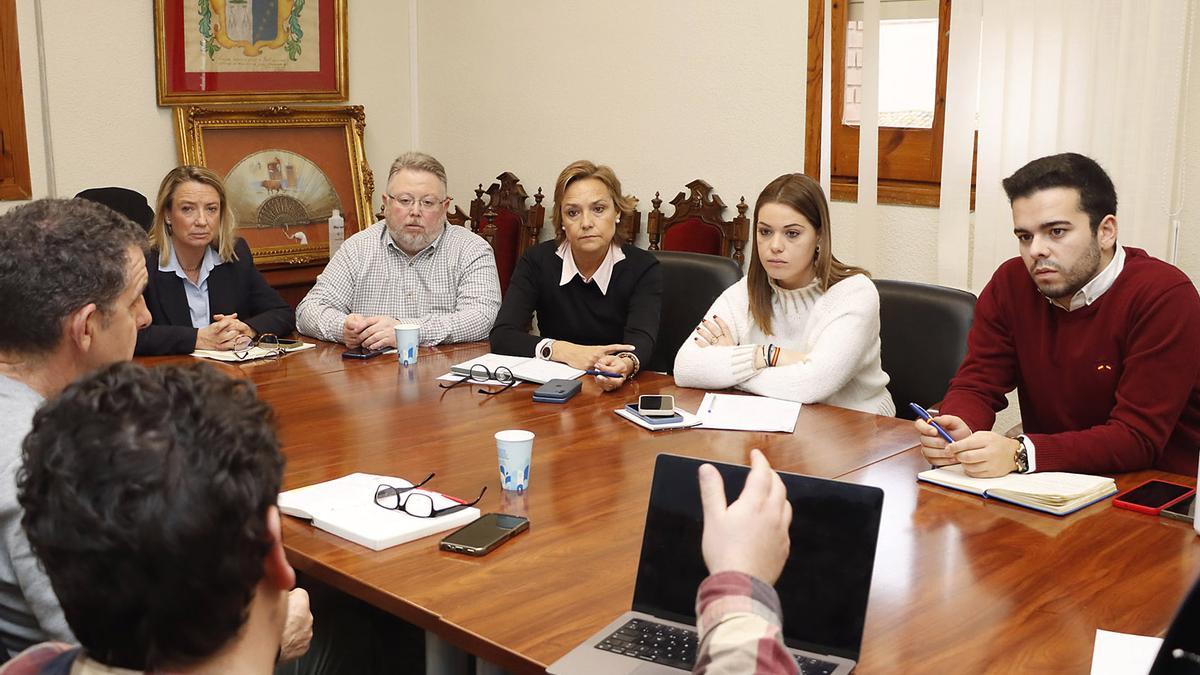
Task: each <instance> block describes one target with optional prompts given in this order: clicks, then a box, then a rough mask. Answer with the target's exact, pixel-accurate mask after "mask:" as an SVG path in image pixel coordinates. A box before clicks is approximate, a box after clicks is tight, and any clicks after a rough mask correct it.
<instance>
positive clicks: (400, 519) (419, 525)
mask: <svg viewBox="0 0 1200 675" xmlns="http://www.w3.org/2000/svg"><path fill="white" fill-rule="evenodd" d="M380 484H386V485H391V486H393V487H409V486H411V485H412V483H410V482H409V481H406V480H404V479H403V478H396V477H394V476H376V475H374V474H369V473H352V474H350V475H348V476H342V477H341V478H337V479H334V480H331V481H326V482H324V483H317V484H315V485H309V486H307V487H302V488H296V489H295V490H288V491H287V492H281V493H280V494H279V510H280V511H281V512H283V513H285V514H287V515H289V516H296V517H297V518H303V519H305V520H310V521H312V524H313V525H314V526H316V527H319V528H321V529H322V530H325V531H326V532H329V533H331V534H336V535H337V536H339V537H342V538H343V539H349V540H350V541H352V542H354V543H356V544H359V545H361V546H366V547H367V548H369V549H371V550H374V551H382V550H383V549H385V548H388V547H391V546H395V545H397V544H403V543H404V542H406V541H412V540H413V539H420V538H421V537H428V536H429V535H431V534H436V533H438V532H442V531H444V530H449V529H453V528H456V527H462V526H463V525H466V524H467V523H470V522H471V521H473V520H475V519H477V518H479V509H477V508H475V507H471V508H467V509H463V510H461V511H455V512H454V513H449V514H446V515H444V516H437V517H436V518H417V517H416V516H410V515H408V514H407V513H405V512H403V511H397V510H395V509H385V508H383V507H381V506H379V505H378V504H376V503H375V489H376V488H377V487H379V485H380ZM422 492H425V491H424V490H422ZM426 494H429V495H430V496H432V497H433V506H434V508H436V509H442V508H448V507H450V506H454V504H456V503H457V502H455V501H454V500H452V499H450V498H448V497H446V496H445V495H441V494H438V493H435V492H427V493H426Z"/></svg>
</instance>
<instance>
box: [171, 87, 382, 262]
mask: <svg viewBox="0 0 1200 675" xmlns="http://www.w3.org/2000/svg"><path fill="white" fill-rule="evenodd" d="M365 127H366V115H365V114H364V112H363V108H362V106H357V105H356V106H344V107H322V108H289V107H287V106H271V107H267V108H205V107H197V106H190V107H181V108H176V109H175V132H176V137H177V141H178V143H179V158H180V160H181V162H182V163H184V164H196V165H199V166H206V167H208V168H209V169H212V170H213V171H215V172H216V173H217V174H219V175H220V176H222V178H223V179H224V181H225V192H226V197H227V198H228V200H229V206H230V208H231V209H232V210H233V215H234V218H235V219H236V220H237V235H238V236H239V237H242V238H243V239H245V240H246V243H247V244H249V245H250V250H251V252H252V253H253V254H254V260H255V263H256V264H257V265H258V266H259V267H270V266H278V265H308V264H312V263H319V264H323V263H324V262H326V261H328V260H329V218H330V216H331V215H332V214H333V211H334V210H337V211H340V212H341V213H342V214H343V217H344V218H345V221H346V224H345V236H346V237H349V236H350V235H351V234H353V233H354V232H357V231H358V230H360V229H362V228H363V227H365V226H366V225H370V224H371V223H372V222H374V221H373V220H372V216H371V195H372V193H374V191H375V179H374V176H373V175H372V174H371V168H370V166H368V165H367V162H366V159H365V156H364V153H363V129H364V128H365Z"/></svg>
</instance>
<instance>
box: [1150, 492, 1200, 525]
mask: <svg viewBox="0 0 1200 675" xmlns="http://www.w3.org/2000/svg"><path fill="white" fill-rule="evenodd" d="M1158 515H1160V516H1163V517H1165V518H1171V519H1173V520H1182V521H1183V522H1185V523H1192V522H1195V520H1196V495H1192V496H1191V497H1186V498H1184V499H1181V500H1179V501H1177V502H1175V503H1174V504H1172V505H1170V506H1168V507H1166V508H1164V509H1163V510H1162V512H1161V513H1159V514H1158Z"/></svg>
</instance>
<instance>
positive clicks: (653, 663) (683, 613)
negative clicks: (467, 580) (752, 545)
mask: <svg viewBox="0 0 1200 675" xmlns="http://www.w3.org/2000/svg"><path fill="white" fill-rule="evenodd" d="M703 463H704V461H703V460H699V459H693V458H690V457H678V456H675V455H667V454H660V455H659V456H658V458H657V460H656V461H655V465H654V479H653V482H652V484H651V486H650V506H649V509H648V510H647V513H646V529H645V532H644V534H643V535H642V554H641V558H640V560H639V561H638V571H637V582H636V585H635V587H634V591H633V607H632V611H629V612H626V613H625V614H623V615H621V616H620V617H618V618H617V619H616V620H614V621H613V622H612V623H610V624H609V625H607V626H605V627H604V628H603V629H602V630H600V631H598V632H597V633H595V634H594V635H592V636H591V637H590V638H588V639H587V640H586V641H584V642H583V644H581V645H579V646H578V647H576V648H575V649H573V650H571V651H570V652H568V653H567V654H566V655H565V656H563V657H562V658H561V659H559V660H557V661H555V662H554V663H552V664H550V667H549V668H548V669H547V671H546V672H548V673H550V674H551V675H587V674H589V673H596V674H598V675H599V674H601V673H602V674H604V675H620V674H622V673H627V674H631V675H632V674H636V675H651V674H654V673H661V674H662V675H679V674H680V673H681V672H686V671H689V670H691V668H692V665H693V663H694V662H695V650H696V647H697V646H698V641H697V639H696V636H695V631H696V610H695V606H696V589H697V588H698V587H699V586H700V582H701V581H703V580H704V578H705V577H706V576H708V570H707V569H706V568H705V566H704V558H703V556H702V554H701V552H700V539H701V536H702V533H703V527H704V522H703V511H702V509H701V506H700V485H699V481H698V478H697V470H698V469H699V467H700V465H701V464H703ZM710 463H711V464H713V465H714V466H716V467H717V469H718V471H720V473H721V476H722V477H723V478H724V479H725V494H726V496H727V497H728V498H729V499H730V500H733V499H736V498H737V495H740V494H741V492H742V486H743V485H744V484H745V481H746V475H747V474H748V473H749V472H750V469H749V468H748V467H745V466H737V465H733V464H722V463H719V462H710ZM780 477H781V478H782V479H783V483H784V485H785V486H786V487H787V494H788V501H789V502H791V504H792V524H791V528H790V530H789V535H790V537H791V543H792V549H791V554H790V555H789V556H788V560H787V563H786V564H785V565H784V568H783V574H781V575H780V577H779V581H778V582H777V583H776V584H775V589H776V591H777V592H778V593H779V599H780V602H781V605H782V607H783V638H784V643H785V644H786V645H787V647H788V649H789V651H791V652H792V655H793V656H795V657H796V658H797V662H798V663H799V664H800V667H801V672H802V673H826V674H828V675H834V674H836V675H842V674H843V673H849V672H850V671H851V670H853V668H854V665H855V663H856V662H857V661H858V655H859V650H860V648H861V646H862V634H863V626H864V624H865V622H866V612H867V596H868V594H869V593H870V590H871V572H872V569H873V568H874V565H875V547H876V543H877V541H878V536H879V519H880V514H881V512H882V509H883V490H880V489H879V488H876V487H870V486H864V485H852V484H849V483H840V482H838V481H833V480H825V479H821V478H812V477H809V476H800V475H796V474H789V473H782V472H781V473H780Z"/></svg>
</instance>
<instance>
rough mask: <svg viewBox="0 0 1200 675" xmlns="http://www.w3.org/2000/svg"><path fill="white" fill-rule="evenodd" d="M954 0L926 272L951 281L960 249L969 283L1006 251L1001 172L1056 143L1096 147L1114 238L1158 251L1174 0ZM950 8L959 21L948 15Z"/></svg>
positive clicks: (1171, 136) (1178, 49) (1174, 45)
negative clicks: (969, 213) (972, 150)
mask: <svg viewBox="0 0 1200 675" xmlns="http://www.w3.org/2000/svg"><path fill="white" fill-rule="evenodd" d="M960 5H961V7H960ZM953 11H954V16H953V18H952V21H951V37H950V52H951V54H952V55H953V59H952V64H953V65H952V67H951V69H950V71H949V82H948V86H947V92H946V94H947V99H948V103H947V106H946V110H947V119H946V131H945V134H946V137H945V142H946V150H947V153H949V154H947V156H946V160H947V161H946V162H945V164H944V171H954V172H958V173H957V174H956V176H954V177H952V178H953V179H952V180H948V181H947V180H946V174H945V173H944V174H943V185H942V206H943V208H942V210H941V213H940V219H939V225H938V227H939V239H940V240H941V241H942V243H941V245H940V246H939V251H938V258H939V259H938V273H939V281H941V282H942V283H946V284H948V285H955V286H961V285H962V282H963V280H964V279H966V278H967V276H966V272H967V270H965V269H963V265H964V264H965V262H966V261H968V260H969V261H970V263H971V269H970V276H969V286H970V287H971V288H972V289H973V290H975V291H976V292H978V291H979V290H981V289H982V288H983V286H984V285H985V284H986V283H987V281H988V279H990V278H991V275H992V273H993V272H994V271H995V269H996V267H997V266H998V265H999V264H1000V263H1001V262H1003V261H1004V260H1007V259H1008V258H1011V257H1013V256H1014V255H1016V253H1017V247H1016V240H1015V238H1014V237H1013V234H1012V215H1011V210H1010V209H1009V206H1008V199H1007V198H1006V197H1005V195H1004V191H1003V189H1002V187H1001V185H1000V181H1001V179H1003V178H1005V177H1006V176H1009V175H1010V174H1012V172H1013V171H1015V170H1017V169H1018V168H1020V167H1021V166H1022V165H1024V164H1025V163H1027V162H1028V161H1030V160H1032V159H1035V158H1037V157H1041V156H1044V155H1049V154H1054V153H1058V152H1067V151H1072V152H1079V153H1082V154H1085V155H1088V156H1090V157H1093V158H1095V159H1096V160H1097V161H1099V162H1100V164H1101V166H1103V167H1104V168H1105V170H1107V171H1108V173H1109V175H1110V176H1112V178H1113V181H1114V183H1115V184H1116V187H1117V199H1118V203H1119V206H1118V209H1117V223H1118V229H1119V233H1118V240H1119V242H1120V243H1121V244H1124V245H1132V246H1137V247H1140V248H1145V249H1146V250H1147V251H1148V252H1149V253H1150V254H1151V255H1154V256H1156V257H1160V258H1165V257H1167V255H1168V247H1169V243H1170V234H1171V228H1170V216H1169V214H1170V204H1171V198H1172V184H1173V178H1174V172H1175V170H1176V167H1177V161H1176V154H1177V142H1176V141H1177V139H1176V135H1177V130H1178V127H1179V118H1178V115H1179V110H1180V104H1181V101H1180V96H1181V82H1182V78H1183V72H1184V68H1185V49H1184V46H1185V45H1184V42H1185V30H1186V24H1187V21H1186V19H1187V3H1186V2H1183V1H1182V0H956V2H955V5H954V10H953ZM960 16H963V17H967V21H964V22H962V23H959V24H956V23H955V22H956V21H958V19H959V17H960ZM974 16H978V17H979V19H978V20H979V24H978V27H977V28H976V27H975V26H974V25H973V21H974V20H975V19H974V18H973V17H974ZM975 30H978V37H975V35H974V31H975ZM956 40H957V41H958V45H957V48H956V44H955V42H956ZM975 40H978V45H979V48H978V51H977V52H976V54H977V55H978V58H979V61H977V63H978V71H977V72H978V85H979V91H978V101H979V105H978V129H979V154H978V160H977V161H978V165H977V173H976V180H977V182H976V211H975V230H974V246H973V248H971V247H969V244H968V232H969V227H970V226H969V221H968V219H967V217H966V213H965V210H964V209H965V206H964V205H965V204H966V198H965V193H964V191H965V190H966V189H967V188H966V181H964V180H961V178H962V175H961V172H963V171H966V170H967V169H966V168H965V167H964V165H963V162H962V157H963V153H964V152H965V150H964V140H963V139H964V128H971V127H972V126H973V125H974V124H975V119H974V118H975V115H976V113H975V110H974V109H973V108H974V106H971V105H963V104H962V103H963V98H962V97H966V99H967V100H974V98H975V95H976V94H975V92H974V91H973V90H971V88H972V84H973V82H972V79H973V78H972V77H971V76H970V72H969V70H970V67H971V66H972V65H973V64H969V63H968V64H964V63H963V62H962V60H963V59H970V58H971V52H972V51H973V50H974V49H975V47H974V44H975V42H974V41H975ZM951 114H953V117H951Z"/></svg>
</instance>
